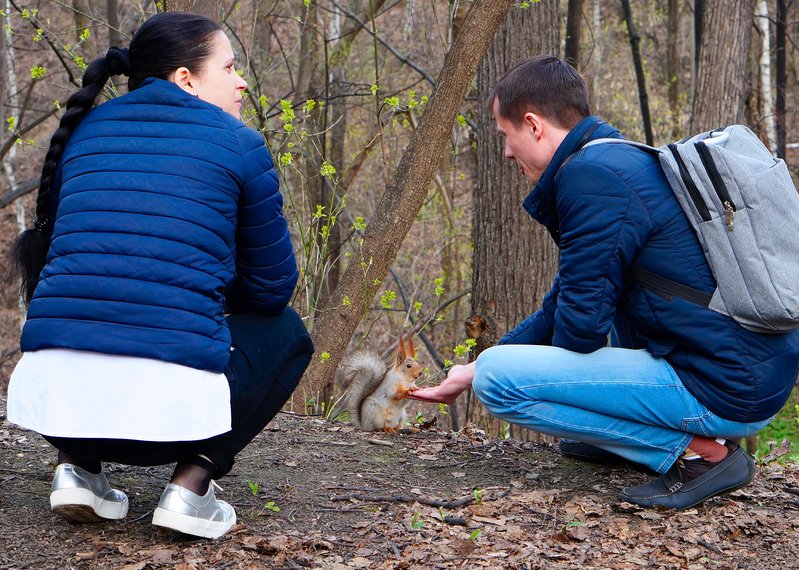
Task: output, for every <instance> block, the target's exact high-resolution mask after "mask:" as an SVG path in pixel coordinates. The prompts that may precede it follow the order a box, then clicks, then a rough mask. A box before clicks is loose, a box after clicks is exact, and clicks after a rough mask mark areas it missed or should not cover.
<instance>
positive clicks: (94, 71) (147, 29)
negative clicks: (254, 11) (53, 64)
mask: <svg viewBox="0 0 799 570" xmlns="http://www.w3.org/2000/svg"><path fill="white" fill-rule="evenodd" d="M221 29H222V28H221V27H220V26H219V24H217V23H216V22H214V21H213V20H211V19H210V18H207V17H205V16H202V15H200V14H191V13H187V12H165V13H161V14H157V15H155V16H153V17H151V18H149V19H148V20H147V21H145V22H144V23H143V24H142V26H141V27H140V28H139V30H138V31H137V32H136V34H135V35H134V36H133V40H132V41H131V42H130V48H128V49H120V48H116V47H112V48H111V49H109V50H108V52H107V53H106V54H105V56H103V57H98V58H97V59H95V60H94V61H92V62H91V63H90V64H89V66H88V67H87V68H86V70H85V71H84V73H83V80H82V83H81V85H82V86H81V88H80V89H78V90H77V91H75V92H74V93H73V94H72V95H70V97H69V99H67V103H66V110H65V112H64V114H63V116H62V117H61V121H60V123H59V125H58V129H56V131H55V133H53V136H52V138H51V139H50V146H49V148H48V149H47V154H46V155H45V159H44V164H43V166H42V174H41V178H40V181H39V193H38V195H37V197H36V220H35V221H34V223H33V228H32V229H29V230H25V231H24V232H22V233H21V234H20V235H19V236H18V237H17V239H16V241H15V242H14V245H13V246H12V248H11V253H10V256H11V269H12V270H11V273H12V276H19V278H20V292H21V294H22V298H23V299H24V300H25V303H26V304H27V303H30V300H31V298H32V297H33V292H34V290H35V289H36V285H37V283H38V282H39V275H40V273H41V272H42V269H44V265H45V263H46V261H47V252H48V250H49V249H50V241H51V239H52V236H53V225H54V223H55V220H54V213H53V212H52V209H53V208H52V200H53V198H54V196H53V188H52V184H53V176H54V174H55V170H56V167H57V166H58V163H59V161H60V160H61V155H62V154H63V153H64V148H65V147H66V144H67V141H69V138H70V136H72V133H73V132H74V131H75V129H76V128H77V126H78V124H80V122H81V121H82V120H83V118H84V117H85V116H86V115H87V114H88V113H89V111H91V109H92V107H93V106H94V103H95V100H96V99H97V96H98V95H99V94H100V91H102V89H103V87H104V86H105V84H106V82H107V81H108V80H109V78H110V77H111V76H113V75H127V76H128V77H129V80H128V90H130V91H132V90H134V89H136V88H137V87H139V86H140V85H141V84H142V82H143V81H144V80H145V79H147V78H149V77H156V78H159V79H167V78H168V77H169V76H170V75H171V74H172V72H174V71H175V70H176V69H178V68H179V67H186V68H188V70H189V71H191V72H192V73H198V72H199V71H200V69H201V68H202V66H203V63H204V62H205V60H207V59H208V58H209V57H210V56H211V53H212V51H213V45H214V34H215V32H217V31H219V30H221Z"/></svg>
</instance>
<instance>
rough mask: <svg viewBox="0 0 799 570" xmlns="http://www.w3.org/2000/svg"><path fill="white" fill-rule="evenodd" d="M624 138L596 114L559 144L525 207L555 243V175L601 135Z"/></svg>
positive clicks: (557, 238)
mask: <svg viewBox="0 0 799 570" xmlns="http://www.w3.org/2000/svg"><path fill="white" fill-rule="evenodd" d="M608 137H610V138H622V136H621V134H620V133H619V131H617V130H616V129H615V128H614V127H612V126H611V125H609V124H608V123H606V122H605V121H603V120H602V119H600V118H599V117H595V116H594V115H590V116H588V117H586V118H585V119H583V120H582V121H580V122H579V123H577V125H575V126H574V128H573V129H572V130H571V131H569V134H568V135H566V138H565V139H563V142H561V143H560V146H558V150H556V151H555V154H554V156H553V157H552V160H551V161H549V165H547V167H546V169H545V170H544V173H543V174H542V175H541V178H540V179H539V181H538V184H536V185H535V186H534V187H533V189H532V191H531V192H530V194H529V195H528V196H527V198H526V199H525V200H524V203H523V206H524V209H525V210H527V212H528V213H529V214H530V215H531V216H532V217H533V219H535V220H536V221H538V222H539V223H541V224H543V225H544V226H545V227H546V228H547V230H549V233H550V235H551V236H552V239H554V240H555V243H559V242H560V232H559V231H558V225H559V224H558V219H557V212H556V210H555V190H556V185H555V178H556V176H557V174H558V171H559V170H560V168H561V166H563V164H564V163H565V162H566V161H567V160H568V159H569V158H570V157H571V156H572V155H574V154H575V153H577V152H578V151H579V150H580V149H581V148H582V147H583V146H584V145H585V144H586V143H587V142H588V141H591V140H594V139H600V138H608Z"/></svg>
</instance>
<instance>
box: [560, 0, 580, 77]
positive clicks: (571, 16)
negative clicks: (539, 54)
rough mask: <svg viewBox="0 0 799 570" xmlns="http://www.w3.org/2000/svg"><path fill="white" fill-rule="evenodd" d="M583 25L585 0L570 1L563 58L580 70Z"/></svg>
mask: <svg viewBox="0 0 799 570" xmlns="http://www.w3.org/2000/svg"><path fill="white" fill-rule="evenodd" d="M582 23H583V0H569V9H568V16H567V18H566V47H565V48H564V54H563V57H564V59H565V60H566V61H568V62H569V64H570V65H571V66H572V67H573V68H575V69H578V68H579V64H580V29H581V28H582Z"/></svg>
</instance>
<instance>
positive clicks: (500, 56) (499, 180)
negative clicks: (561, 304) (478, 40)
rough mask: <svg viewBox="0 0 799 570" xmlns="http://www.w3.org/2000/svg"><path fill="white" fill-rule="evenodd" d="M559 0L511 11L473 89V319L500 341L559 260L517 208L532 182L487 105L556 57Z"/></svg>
mask: <svg viewBox="0 0 799 570" xmlns="http://www.w3.org/2000/svg"><path fill="white" fill-rule="evenodd" d="M558 4H559V2H558V0H542V1H541V2H539V3H535V4H531V6H530V8H528V9H526V10H520V9H513V10H512V11H511V13H509V14H508V16H507V17H506V18H505V22H504V23H503V25H502V28H500V30H499V32H497V35H496V37H495V38H494V43H493V44H492V46H491V49H489V50H488V53H487V54H486V57H485V58H484V59H483V63H482V64H481V65H480V73H479V75H478V81H477V86H478V87H477V89H478V101H479V104H480V112H479V113H478V119H477V127H478V139H479V141H480V144H478V145H477V187H476V189H475V197H474V220H473V229H472V232H473V240H474V258H473V269H472V311H473V313H476V314H479V315H482V316H483V317H485V319H486V321H487V323H488V325H489V330H493V331H495V334H496V336H502V335H503V334H504V333H505V332H506V331H507V330H509V329H510V328H512V327H513V326H514V325H516V324H517V323H518V322H519V321H521V320H522V319H523V318H524V317H526V316H527V315H529V314H530V313H531V312H532V311H534V310H536V309H537V308H538V306H539V305H540V303H541V300H542V299H543V298H544V294H545V293H546V292H547V291H548V290H549V288H550V286H551V285H552V279H553V277H554V275H555V271H556V267H557V259H558V252H557V248H556V247H555V245H554V243H553V242H552V239H551V238H550V236H549V234H548V233H547V231H546V230H545V229H544V228H543V226H540V225H539V224H538V223H536V222H535V221H534V220H533V219H532V218H531V217H530V216H529V215H528V214H527V212H525V211H524V209H523V208H522V202H523V201H524V199H525V198H526V197H527V195H528V194H529V193H530V183H529V181H528V180H527V179H526V178H524V177H523V176H521V175H520V173H519V169H518V168H517V167H516V166H515V164H513V163H510V162H508V161H506V160H505V159H504V154H503V144H502V139H501V138H500V137H499V136H498V135H497V132H496V124H495V122H494V118H493V115H492V113H491V110H490V109H489V108H488V107H487V106H486V101H487V99H488V96H489V94H490V93H491V89H493V87H494V85H495V84H496V82H497V80H498V79H499V78H500V77H502V75H503V74H504V73H505V72H506V71H508V70H509V69H510V68H512V67H513V66H514V65H515V64H517V63H520V62H521V61H524V60H525V59H528V58H530V57H531V56H534V55H537V54H552V55H558V53H559V46H560V32H559V30H560V28H559V25H558Z"/></svg>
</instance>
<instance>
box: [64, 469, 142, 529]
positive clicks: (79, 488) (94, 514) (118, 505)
mask: <svg viewBox="0 0 799 570" xmlns="http://www.w3.org/2000/svg"><path fill="white" fill-rule="evenodd" d="M51 488H52V490H53V492H52V493H50V508H51V509H52V510H53V512H55V513H57V514H59V515H61V516H62V517H64V518H65V519H67V520H68V521H73V522H99V521H103V520H118V519H122V518H125V515H127V514H128V497H127V495H125V493H123V492H122V491H117V490H116V489H112V488H111V485H109V484H108V479H106V477H105V473H103V472H102V471H101V472H100V473H98V474H97V475H95V474H93V473H89V472H88V471H86V470H85V469H81V468H80V467H78V466H76V465H72V464H70V463H62V464H61V465H59V466H58V467H56V470H55V475H54V476H53V484H52V485H51Z"/></svg>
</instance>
